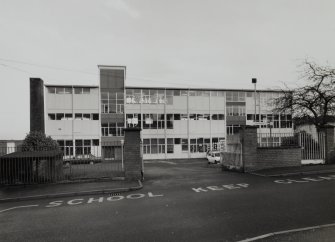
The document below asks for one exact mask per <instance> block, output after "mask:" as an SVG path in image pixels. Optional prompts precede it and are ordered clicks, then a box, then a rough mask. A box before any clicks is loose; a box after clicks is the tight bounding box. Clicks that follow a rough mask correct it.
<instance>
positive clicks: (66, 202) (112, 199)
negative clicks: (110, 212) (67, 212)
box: [45, 192, 164, 208]
mask: <svg viewBox="0 0 335 242" xmlns="http://www.w3.org/2000/svg"><path fill="white" fill-rule="evenodd" d="M163 196H164V195H163V194H153V193H152V192H148V194H143V193H132V194H128V195H123V196H122V195H114V196H108V197H105V196H103V197H90V198H87V199H84V198H75V199H71V200H58V201H52V202H49V203H48V204H47V205H45V207H46V208H54V207H58V206H61V205H70V206H76V205H80V204H92V203H104V202H106V201H108V202H116V201H120V200H124V199H130V200H136V199H141V198H145V197H147V198H156V197H163Z"/></svg>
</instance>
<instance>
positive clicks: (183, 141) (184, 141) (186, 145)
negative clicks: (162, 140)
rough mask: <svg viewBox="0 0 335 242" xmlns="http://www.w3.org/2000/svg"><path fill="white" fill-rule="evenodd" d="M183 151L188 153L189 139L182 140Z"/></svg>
mask: <svg viewBox="0 0 335 242" xmlns="http://www.w3.org/2000/svg"><path fill="white" fill-rule="evenodd" d="M181 150H182V151H188V140H187V139H181Z"/></svg>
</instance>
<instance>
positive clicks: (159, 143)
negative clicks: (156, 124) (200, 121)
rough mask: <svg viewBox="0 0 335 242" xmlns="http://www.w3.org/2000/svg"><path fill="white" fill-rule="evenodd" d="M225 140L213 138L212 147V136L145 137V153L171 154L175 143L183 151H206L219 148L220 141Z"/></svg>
mask: <svg viewBox="0 0 335 242" xmlns="http://www.w3.org/2000/svg"><path fill="white" fill-rule="evenodd" d="M220 140H224V138H218V137H215V138H212V148H211V147H210V138H195V139H190V142H188V139H183V138H167V139H166V143H165V139H143V154H165V149H166V153H168V154H171V153H174V147H175V145H181V149H182V151H183V152H188V149H189V148H190V152H191V153H204V152H207V151H209V150H217V149H218V148H219V147H218V142H219V141H220Z"/></svg>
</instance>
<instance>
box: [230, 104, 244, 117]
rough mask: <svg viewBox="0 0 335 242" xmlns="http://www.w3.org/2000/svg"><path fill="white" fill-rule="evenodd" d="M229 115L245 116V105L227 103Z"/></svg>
mask: <svg viewBox="0 0 335 242" xmlns="http://www.w3.org/2000/svg"><path fill="white" fill-rule="evenodd" d="M226 109H227V116H245V106H240V105H227V107H226Z"/></svg>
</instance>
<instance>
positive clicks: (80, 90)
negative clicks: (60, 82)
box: [74, 87, 90, 94]
mask: <svg viewBox="0 0 335 242" xmlns="http://www.w3.org/2000/svg"><path fill="white" fill-rule="evenodd" d="M74 93H75V94H90V88H88V87H75V88H74Z"/></svg>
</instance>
